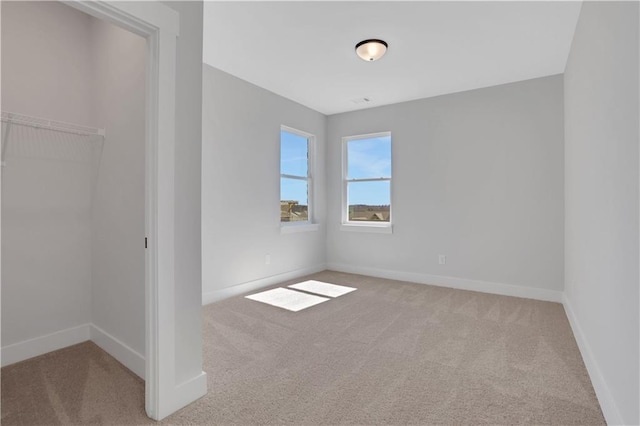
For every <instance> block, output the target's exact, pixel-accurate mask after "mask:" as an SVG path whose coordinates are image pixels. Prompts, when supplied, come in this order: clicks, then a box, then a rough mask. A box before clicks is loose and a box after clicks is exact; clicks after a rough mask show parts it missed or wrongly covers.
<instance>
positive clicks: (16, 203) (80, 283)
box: [2, 2, 96, 346]
mask: <svg viewBox="0 0 640 426" xmlns="http://www.w3.org/2000/svg"><path fill="white" fill-rule="evenodd" d="M90 25H91V18H90V17H89V16H88V15H85V14H83V13H81V12H78V11H76V10H73V9H71V8H69V7H68V6H65V5H63V4H61V3H58V2H33V3H32V2H11V3H3V4H2V109H3V110H5V111H10V112H15V113H21V114H27V115H33V116H39V117H44V118H51V119H55V120H61V121H67V122H71V123H76V124H84V125H95V124H96V122H95V121H94V120H93V118H92V110H93V90H92V88H93V84H92V79H91V68H92V57H91V48H92V46H91V37H90ZM26 46H28V48H26ZM3 128H4V127H3ZM11 131H12V134H11V135H10V138H9V140H10V145H9V148H8V149H7V166H6V167H4V168H3V170H2V173H3V182H2V186H3V188H2V191H3V192H2V228H3V232H2V256H3V257H2V346H7V345H9V344H14V343H18V342H22V341H24V340H27V339H31V338H34V337H39V336H43V335H46V334H49V333H53V332H56V331H59V330H63V329H67V328H71V327H75V326H78V325H82V324H86V323H88V322H90V318H91V313H90V310H91V283H90V281H91V189H92V188H91V187H90V182H91V162H90V161H88V160H90V158H82V157H83V156H81V157H78V156H77V155H74V153H75V154H77V153H82V152H84V151H83V150H84V148H86V147H87V142H86V141H83V140H81V139H78V138H73V137H71V136H68V135H65V134H61V133H59V132H52V131H39V132H37V131H35V130H33V129H32V128H29V127H23V126H13V128H12V130H11ZM74 139H75V140H76V142H74ZM70 160H75V161H70Z"/></svg>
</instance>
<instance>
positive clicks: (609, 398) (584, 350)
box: [562, 294, 625, 425]
mask: <svg viewBox="0 0 640 426" xmlns="http://www.w3.org/2000/svg"><path fill="white" fill-rule="evenodd" d="M562 303H563V305H564V310H565V312H566V314H567V318H568V319H569V324H571V329H572V330H573V335H574V336H575V338H576V342H577V343H578V348H579V349H580V353H581V354H582V360H583V361H584V365H585V367H586V368H587V372H588V373H589V377H590V378H591V384H592V385H593V389H594V390H595V392H596V396H597V397H598V402H600V408H602V414H604V418H605V420H606V421H607V424H609V425H622V424H625V423H624V421H623V420H622V416H621V415H620V410H618V406H617V405H616V401H615V400H614V399H613V395H612V394H611V391H610V390H609V386H607V382H606V381H605V380H604V376H603V375H602V372H601V371H600V368H599V367H598V364H597V362H596V359H595V357H594V356H593V351H592V350H591V346H590V345H589V343H588V341H587V338H586V336H585V335H584V332H583V331H582V327H580V323H579V322H578V318H577V317H576V314H575V312H574V311H573V308H572V307H571V302H569V299H568V298H567V296H566V294H565V295H564V296H563V300H562Z"/></svg>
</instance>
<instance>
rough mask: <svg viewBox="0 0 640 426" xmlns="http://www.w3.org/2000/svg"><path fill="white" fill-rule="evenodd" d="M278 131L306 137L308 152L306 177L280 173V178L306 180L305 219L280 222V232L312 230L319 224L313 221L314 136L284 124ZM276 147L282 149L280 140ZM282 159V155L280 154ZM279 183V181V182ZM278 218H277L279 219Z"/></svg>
mask: <svg viewBox="0 0 640 426" xmlns="http://www.w3.org/2000/svg"><path fill="white" fill-rule="evenodd" d="M280 131H285V132H288V133H293V134H294V135H298V136H302V137H303V138H307V152H308V160H307V177H306V179H305V178H304V177H301V176H293V175H288V174H283V173H280V180H282V178H283V177H284V178H288V179H298V180H306V181H307V216H308V218H307V220H305V221H304V222H302V221H301V222H280V233H281V234H292V233H297V232H313V231H317V230H318V229H319V225H318V224H317V223H315V221H314V219H315V214H314V213H315V212H314V207H315V203H314V193H315V191H314V186H315V185H314V172H315V162H316V151H315V150H316V136H315V135H313V134H311V133H308V132H305V131H302V130H298V129H295V128H293V127H289V126H285V125H284V124H283V125H281V126H280ZM278 149H280V150H281V149H282V141H280V143H279V144H278ZM280 159H282V156H280ZM280 171H282V164H281V165H280ZM279 184H280V182H279ZM280 199H282V194H280ZM279 220H280V219H278V221H279Z"/></svg>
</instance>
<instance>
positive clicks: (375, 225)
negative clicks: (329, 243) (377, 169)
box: [340, 132, 393, 234]
mask: <svg viewBox="0 0 640 426" xmlns="http://www.w3.org/2000/svg"><path fill="white" fill-rule="evenodd" d="M386 136H389V137H391V132H379V133H368V134H365V135H354V136H345V137H343V138H342V205H341V209H342V223H341V225H340V230H342V231H355V232H374V233H382V234H391V233H393V165H392V166H391V177H389V178H364V179H349V176H348V170H349V169H348V166H349V158H348V149H347V145H348V144H349V142H351V141H356V140H361V139H373V138H380V137H386ZM391 160H392V163H393V140H392V141H391ZM379 181H389V187H390V188H389V190H390V194H389V196H390V205H389V222H384V223H379V222H363V221H357V222H355V221H350V220H349V200H348V187H349V182H379Z"/></svg>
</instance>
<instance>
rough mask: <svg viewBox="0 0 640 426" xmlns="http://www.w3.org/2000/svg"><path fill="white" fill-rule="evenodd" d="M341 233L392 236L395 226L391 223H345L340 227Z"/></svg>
mask: <svg viewBox="0 0 640 426" xmlns="http://www.w3.org/2000/svg"><path fill="white" fill-rule="evenodd" d="M340 230H341V231H350V232H373V233H376V234H392V233H393V225H391V224H390V223H387V224H384V225H381V224H377V223H366V224H365V223H343V224H342V225H340Z"/></svg>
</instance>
